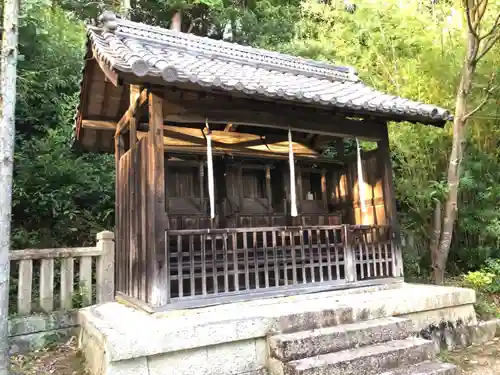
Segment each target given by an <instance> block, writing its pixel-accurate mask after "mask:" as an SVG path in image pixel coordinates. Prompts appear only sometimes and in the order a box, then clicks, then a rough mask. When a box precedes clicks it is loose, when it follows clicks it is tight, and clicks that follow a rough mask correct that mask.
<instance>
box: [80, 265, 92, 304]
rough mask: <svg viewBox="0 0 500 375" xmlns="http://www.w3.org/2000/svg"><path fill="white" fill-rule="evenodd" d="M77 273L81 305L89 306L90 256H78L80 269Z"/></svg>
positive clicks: (90, 283)
mask: <svg viewBox="0 0 500 375" xmlns="http://www.w3.org/2000/svg"><path fill="white" fill-rule="evenodd" d="M78 273H79V275H78V281H79V282H80V291H81V293H82V299H83V305H84V306H90V305H91V304H92V257H81V258H80V269H79V272H78Z"/></svg>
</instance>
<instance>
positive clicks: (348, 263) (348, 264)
mask: <svg viewBox="0 0 500 375" xmlns="http://www.w3.org/2000/svg"><path fill="white" fill-rule="evenodd" d="M342 240H343V241H342V242H343V245H344V268H345V269H344V274H345V281H346V282H348V283H353V282H355V281H356V279H357V275H356V257H355V254H354V251H355V249H354V248H353V247H352V241H351V236H350V235H349V225H344V226H343V230H342Z"/></svg>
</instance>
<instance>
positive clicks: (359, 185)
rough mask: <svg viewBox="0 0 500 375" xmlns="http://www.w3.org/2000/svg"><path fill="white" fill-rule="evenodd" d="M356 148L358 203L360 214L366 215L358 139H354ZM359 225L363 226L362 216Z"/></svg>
mask: <svg viewBox="0 0 500 375" xmlns="http://www.w3.org/2000/svg"><path fill="white" fill-rule="evenodd" d="M356 146H357V154H358V155H357V159H358V160H357V161H358V192H359V203H360V206H361V212H362V213H366V196H365V193H366V191H365V180H364V176H363V161H362V160H361V149H360V147H359V141H358V138H356ZM361 224H363V215H361Z"/></svg>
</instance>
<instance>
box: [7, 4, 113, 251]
mask: <svg viewBox="0 0 500 375" xmlns="http://www.w3.org/2000/svg"><path fill="white" fill-rule="evenodd" d="M46 5H47V4H46V2H44V1H35V2H25V3H24V7H23V17H22V20H23V23H22V24H21V28H20V41H21V45H20V50H21V53H22V54H23V55H24V56H25V57H24V61H21V62H20V63H19V78H18V82H19V91H18V101H17V108H16V109H17V113H16V127H17V131H18V133H17V137H16V151H15V169H14V186H13V197H12V200H13V202H12V205H13V207H12V246H13V247H14V248H26V247H57V246H82V245H84V244H89V243H94V242H95V237H94V234H95V233H97V232H98V231H100V230H102V229H112V228H113V208H114V181H113V179H114V172H113V162H112V160H111V157H110V156H102V155H82V156H79V155H76V154H75V153H74V152H72V150H71V144H70V140H71V137H72V125H73V121H74V113H75V108H76V104H77V99H78V89H79V82H80V79H81V69H82V63H83V59H82V57H83V56H82V52H83V50H82V47H83V40H84V32H83V30H84V29H83V25H82V24H81V23H80V22H79V21H77V20H76V19H75V18H74V17H73V16H72V15H69V14H67V13H66V12H64V11H62V10H61V9H59V8H57V7H55V8H54V7H46Z"/></svg>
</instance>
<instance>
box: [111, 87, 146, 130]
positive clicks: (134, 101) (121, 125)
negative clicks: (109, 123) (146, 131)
mask: <svg viewBox="0 0 500 375" xmlns="http://www.w3.org/2000/svg"><path fill="white" fill-rule="evenodd" d="M133 87H134V86H131V87H130V99H131V101H130V106H129V108H128V110H127V112H125V114H124V115H123V116H122V118H121V119H120V121H118V123H117V124H116V132H115V137H116V136H117V135H119V134H122V133H124V132H125V130H126V129H127V126H128V125H129V124H130V120H131V119H132V118H133V117H134V116H135V115H136V112H137V111H138V110H139V108H141V106H142V105H143V104H145V103H146V101H147V100H148V91H147V90H146V89H143V90H142V92H141V93H140V95H136V88H134V89H133Z"/></svg>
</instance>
